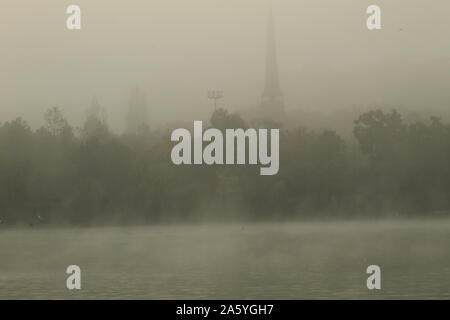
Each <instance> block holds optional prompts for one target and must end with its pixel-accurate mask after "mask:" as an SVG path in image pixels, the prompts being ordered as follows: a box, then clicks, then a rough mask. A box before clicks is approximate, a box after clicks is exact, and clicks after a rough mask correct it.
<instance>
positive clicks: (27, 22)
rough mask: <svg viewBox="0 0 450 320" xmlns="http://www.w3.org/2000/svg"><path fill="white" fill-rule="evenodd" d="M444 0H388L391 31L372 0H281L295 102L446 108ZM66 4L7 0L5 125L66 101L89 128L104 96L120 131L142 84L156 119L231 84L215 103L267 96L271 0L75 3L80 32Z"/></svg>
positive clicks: (285, 86)
mask: <svg viewBox="0 0 450 320" xmlns="http://www.w3.org/2000/svg"><path fill="white" fill-rule="evenodd" d="M437 2H438V3H439V5H434V6H426V4H425V3H424V2H423V1H406V0H401V1H395V2H383V3H381V8H382V19H383V20H382V23H383V29H382V30H380V31H376V32H371V31H369V30H367V28H366V26H365V19H366V17H367V15H366V14H365V10H366V8H367V6H368V5H370V4H372V2H371V1H357V0H346V1H341V2H330V1H312V0H308V1H293V0H275V1H273V14H274V17H275V23H276V36H277V51H278V64H279V69H280V78H281V86H282V90H283V93H284V96H285V101H286V109H287V111H288V112H294V113H295V112H297V111H306V112H310V111H311V112H319V113H327V112H328V111H329V110H333V109H337V108H343V107H349V106H352V105H355V106H360V105H370V104H372V103H381V104H384V103H386V104H390V105H401V106H405V107H407V108H409V107H411V108H439V109H440V108H444V107H445V106H447V105H449V104H450V93H449V91H448V90H447V88H446V86H445V83H448V82H449V80H450V72H449V71H450V59H449V58H448V57H449V56H450V45H449V44H448V40H447V32H446V31H447V30H450V21H449V20H448V19H447V17H446V14H447V10H445V8H447V9H450V3H448V2H446V1H437ZM69 4H72V2H70V1H58V2H55V1H51V0H43V1H39V2H32V3H30V2H25V1H21V0H19V1H17V0H15V1H12V0H5V1H2V4H1V5H0V7H1V8H0V9H1V10H0V19H1V21H2V22H3V25H4V27H3V28H1V30H0V40H1V41H2V44H3V50H2V56H1V59H0V70H2V72H1V73H0V88H2V90H1V94H0V106H1V107H0V122H5V121H7V120H11V119H13V118H15V117H17V116H22V117H23V118H25V119H26V120H27V121H28V122H29V123H30V125H31V126H33V127H36V126H39V125H41V124H42V122H43V113H44V111H45V110H46V109H47V108H49V107H51V106H54V105H59V106H61V107H62V108H63V109H64V110H65V114H66V115H67V118H68V119H69V121H70V122H72V123H74V124H75V125H81V123H82V122H83V121H84V118H85V110H86V108H87V107H88V106H89V104H90V101H91V99H92V97H93V96H96V97H98V99H99V102H100V104H101V105H102V106H103V107H105V108H106V109H107V112H108V120H109V123H110V126H111V128H112V129H113V130H114V131H122V130H123V118H124V114H125V113H126V111H127V100H128V97H129V91H130V90H129V89H130V87H131V86H134V85H136V84H137V85H139V86H140V87H141V88H142V90H143V91H145V92H146V94H147V101H148V109H149V118H150V124H151V125H153V126H159V125H161V124H164V123H166V122H170V121H178V120H181V119H185V120H191V119H194V118H205V117H207V116H209V115H210V113H211V111H212V104H211V102H210V101H208V99H207V98H206V91H207V90H208V89H220V90H223V91H224V92H225V97H224V99H222V100H221V101H220V102H219V105H220V106H222V107H225V108H227V109H229V110H232V111H239V110H244V109H248V108H251V107H254V106H257V105H258V104H259V102H260V96H261V92H262V88H263V78H264V61H265V40H266V39H265V37H266V18H267V14H268V3H267V2H266V1H258V0H244V1H242V0H239V1H237V0H227V1H223V0H222V1H219V0H215V1H212V0H191V1H181V0H169V1H167V0H154V1H151V2H145V3H144V2H141V1H135V0H131V1H127V3H126V4H125V3H111V2H110V1H104V0H101V1H95V2H92V1H86V0H78V1H76V4H77V5H79V6H80V7H81V10H82V30H79V31H69V30H67V29H66V27H65V19H66V18H67V14H66V13H65V10H66V8H67V6H68V5H69ZM425 104H426V105H425Z"/></svg>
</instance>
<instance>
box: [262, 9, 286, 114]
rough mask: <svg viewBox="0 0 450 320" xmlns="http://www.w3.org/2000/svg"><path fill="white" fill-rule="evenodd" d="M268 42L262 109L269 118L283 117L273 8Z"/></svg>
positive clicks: (270, 14) (268, 24) (268, 29)
mask: <svg viewBox="0 0 450 320" xmlns="http://www.w3.org/2000/svg"><path fill="white" fill-rule="evenodd" d="M266 41H267V43H266V74H265V82H264V91H263V94H262V107H263V109H265V111H266V112H268V113H267V114H266V115H267V116H271V117H273V116H281V114H283V112H284V102H283V94H282V92H281V88H280V80H279V75H278V62H277V51H276V41H275V25H274V19H273V14H272V7H271V6H270V10H269V16H268V20H267V40H266Z"/></svg>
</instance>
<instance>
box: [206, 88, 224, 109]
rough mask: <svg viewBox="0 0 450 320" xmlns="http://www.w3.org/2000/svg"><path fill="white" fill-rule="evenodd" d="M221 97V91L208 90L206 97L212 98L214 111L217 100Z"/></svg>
mask: <svg viewBox="0 0 450 320" xmlns="http://www.w3.org/2000/svg"><path fill="white" fill-rule="evenodd" d="M221 98H223V91H217V90H209V91H208V99H210V100H214V111H216V110H217V100H219V99H221Z"/></svg>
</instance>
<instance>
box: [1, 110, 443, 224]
mask: <svg viewBox="0 0 450 320" xmlns="http://www.w3.org/2000/svg"><path fill="white" fill-rule="evenodd" d="M44 119H45V125H44V126H43V127H41V128H39V129H38V130H35V131H33V130H31V129H30V127H29V126H28V124H27V123H26V121H25V120H23V119H21V118H17V119H16V120H14V121H11V122H6V123H4V124H3V125H1V126H0V212H1V214H2V216H1V217H0V220H1V222H2V223H3V224H6V225H16V224H31V225H35V224H42V223H43V224H65V223H70V224H76V225H86V224H108V223H112V222H121V223H155V222H164V221H178V222H180V221H192V220H199V219H205V220H229V221H230V220H236V219H239V220H252V221H264V220H284V219H288V220H290V219H300V218H321V217H327V218H330V217H333V218H339V217H359V218H361V217H385V216H391V217H392V216H399V215H402V216H420V217H435V216H442V215H448V213H449V212H450V200H449V197H448V194H449V192H450V164H449V161H448V158H449V156H450V125H449V124H448V123H443V122H442V121H441V120H439V118H436V117H433V118H431V119H430V120H429V121H427V122H415V123H407V122H405V121H404V120H403V119H402V117H401V114H399V113H398V112H397V111H395V110H392V111H390V112H384V111H381V110H372V111H369V112H366V113H364V114H361V115H360V116H358V117H356V119H355V124H354V127H353V132H354V135H355V138H356V139H357V141H358V144H357V145H354V144H352V143H349V142H348V141H346V140H344V139H343V138H342V137H341V136H339V135H338V134H337V133H336V132H335V131H332V130H325V131H312V130H306V129H304V128H302V127H297V128H291V129H282V130H281V136H280V171H279V173H278V174H277V175H274V176H261V175H260V174H259V166H249V165H246V166H245V165H241V166H238V165H212V166H207V165H190V166H189V165H188V166H186V165H181V166H176V165H174V164H173V163H172V162H171V161H170V153H171V148H172V146H173V145H174V143H173V142H171V141H170V132H171V130H170V128H167V129H165V130H159V131H154V130H150V129H149V128H148V127H146V126H142V127H140V128H139V130H136V131H135V132H134V133H127V134H121V135H117V134H114V133H112V132H111V131H110V130H109V128H108V125H107V123H106V122H105V121H104V120H103V119H102V117H101V115H100V114H99V113H95V112H91V113H88V117H87V118H86V121H85V123H84V125H83V127H82V128H79V129H76V128H73V127H72V126H71V125H70V124H69V122H68V121H67V120H66V119H65V118H64V115H63V114H62V113H61V110H60V109H59V108H58V107H54V108H50V109H49V110H48V111H47V112H46V113H45V117H44ZM209 125H210V126H212V127H214V128H219V129H221V130H223V129H228V128H247V127H249V126H251V127H263V128H267V127H270V126H274V127H279V124H276V123H273V121H272V122H271V121H267V120H258V121H253V122H251V123H247V122H246V121H244V120H243V119H242V118H241V117H240V116H239V115H237V114H230V113H228V112H227V111H226V110H223V109H219V110H217V111H216V112H215V113H214V114H213V116H212V117H211V119H210V122H209Z"/></svg>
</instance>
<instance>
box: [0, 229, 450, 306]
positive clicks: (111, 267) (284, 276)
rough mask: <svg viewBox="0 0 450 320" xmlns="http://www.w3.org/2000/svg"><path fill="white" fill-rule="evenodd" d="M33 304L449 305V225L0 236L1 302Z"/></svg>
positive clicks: (86, 231) (52, 231) (42, 232)
mask: <svg viewBox="0 0 450 320" xmlns="http://www.w3.org/2000/svg"><path fill="white" fill-rule="evenodd" d="M73 264H75V265H79V266H80V267H81V271H82V279H81V281H82V290H80V291H69V290H67V289H66V277H67V275H66V274H65V270H66V268H67V266H68V265H73ZM371 264H376V265H379V266H380V267H381V271H382V280H381V281H382V289H381V290H373V291H369V290H368V289H367V287H366V279H367V276H368V275H367V274H366V273H365V271H366V268H367V266H368V265H371ZM29 298H31V299H110V298H117V299H221V298H224V299H231V298H233V299H272V298H273V299H328V298H332V299H336V298H343V299H354V298H371V299H372V298H374V299H381V298H389V299H410V298H439V299H449V298H450V221H447V220H442V221H382V222H333V223H323V222H316V223H300V222H298V223H291V224H288V223H286V224H258V225H251V224H246V225H237V224H236V225H222V226H211V225H200V226H155V227H120V228H119V227H117V228H87V229H29V230H25V229H22V230H1V229H0V299H29Z"/></svg>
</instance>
